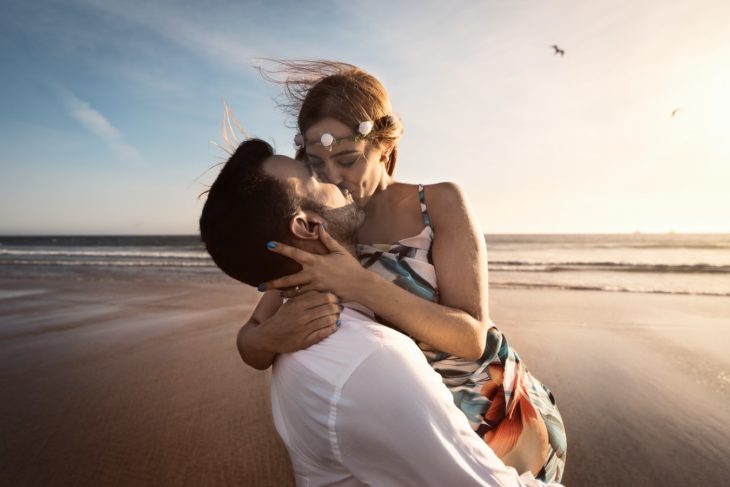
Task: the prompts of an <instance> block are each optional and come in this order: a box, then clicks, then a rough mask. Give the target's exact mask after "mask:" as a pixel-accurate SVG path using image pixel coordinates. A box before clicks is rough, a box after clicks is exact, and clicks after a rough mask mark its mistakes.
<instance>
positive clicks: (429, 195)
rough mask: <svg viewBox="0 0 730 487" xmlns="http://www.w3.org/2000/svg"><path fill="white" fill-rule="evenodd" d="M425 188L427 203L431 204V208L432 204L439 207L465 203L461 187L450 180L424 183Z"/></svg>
mask: <svg viewBox="0 0 730 487" xmlns="http://www.w3.org/2000/svg"><path fill="white" fill-rule="evenodd" d="M423 188H424V191H425V193H426V195H425V196H426V204H427V205H428V206H429V209H430V208H431V206H432V205H437V206H439V207H442V206H449V205H454V204H457V205H463V202H464V200H465V199H466V197H465V196H464V191H463V190H462V189H461V187H460V186H459V185H458V184H456V183H453V182H450V181H446V182H442V183H435V184H428V185H424V186H423Z"/></svg>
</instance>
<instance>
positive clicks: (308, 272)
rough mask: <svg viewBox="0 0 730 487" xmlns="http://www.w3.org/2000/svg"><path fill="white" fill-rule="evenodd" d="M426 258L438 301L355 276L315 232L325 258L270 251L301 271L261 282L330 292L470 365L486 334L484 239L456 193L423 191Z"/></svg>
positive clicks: (452, 188)
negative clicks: (428, 228)
mask: <svg viewBox="0 0 730 487" xmlns="http://www.w3.org/2000/svg"><path fill="white" fill-rule="evenodd" d="M426 201H427V202H428V207H429V214H430V217H431V224H432V225H433V228H434V242H433V249H432V256H433V262H434V266H435V268H436V277H437V279H438V284H439V291H440V302H439V303H434V302H431V301H426V300H424V299H422V298H420V297H418V296H416V295H415V294H412V293H410V292H408V291H406V290H405V289H402V288H401V287H399V286H397V285H395V284H394V283H392V282H390V281H388V280H386V279H384V278H382V277H380V276H379V275H377V274H375V273H373V272H370V271H367V270H365V269H362V267H360V266H359V264H358V263H357V261H356V260H355V259H354V258H353V257H352V256H350V255H349V254H348V253H347V251H346V250H345V249H344V248H343V247H342V246H340V245H339V244H338V243H337V242H336V241H335V240H334V239H332V237H330V236H329V234H328V233H326V232H324V231H323V230H320V232H321V233H320V236H321V238H322V241H323V243H324V244H325V246H327V248H328V249H329V250H330V254H328V255H323V256H322V255H313V254H309V253H307V252H304V251H302V250H299V249H294V248H292V247H289V246H286V245H282V244H277V245H276V247H275V248H274V249H273V251H275V252H278V253H281V254H283V255H286V256H288V257H291V258H293V259H295V260H297V261H298V262H299V263H300V264H302V266H303V268H304V269H303V270H302V271H301V272H299V273H297V274H294V275H292V276H287V277H284V278H281V279H277V280H275V281H272V282H270V283H267V284H266V286H267V289H272V288H277V287H288V286H294V285H302V287H303V288H305V289H329V290H330V291H331V292H333V293H335V294H337V295H338V296H339V297H340V298H341V299H342V300H343V301H355V302H358V303H361V304H363V305H365V306H367V307H368V308H370V309H371V310H373V311H374V312H375V313H377V314H378V315H380V316H382V317H383V318H384V319H385V320H387V321H389V322H391V323H393V324H394V325H396V326H398V327H399V328H400V329H401V330H403V331H404V332H406V333H408V334H409V335H412V336H414V337H416V338H417V339H419V340H421V341H423V342H426V343H428V344H429V345H431V346H432V347H434V348H435V349H437V350H442V351H444V352H448V353H450V354H453V355H456V356H457V357H462V358H464V359H467V360H476V359H478V358H479V357H481V355H482V354H483V353H484V346H485V342H486V333H487V330H488V329H489V326H490V322H489V314H488V297H487V288H488V281H487V251H486V244H485V242H484V235H483V234H482V233H481V230H480V229H479V225H478V224H477V222H476V218H475V217H474V215H473V212H472V211H471V209H470V208H469V205H468V204H467V201H466V198H464V196H463V194H462V192H461V191H460V190H459V188H458V187H457V186H456V185H454V184H451V183H441V184H436V185H432V186H428V187H427V194H426Z"/></svg>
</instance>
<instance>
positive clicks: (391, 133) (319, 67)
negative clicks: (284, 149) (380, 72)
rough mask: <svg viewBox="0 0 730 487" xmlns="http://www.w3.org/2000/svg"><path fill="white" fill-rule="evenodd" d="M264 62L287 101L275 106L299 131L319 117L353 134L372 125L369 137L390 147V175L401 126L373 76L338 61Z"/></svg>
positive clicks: (265, 72) (265, 71)
mask: <svg viewBox="0 0 730 487" xmlns="http://www.w3.org/2000/svg"><path fill="white" fill-rule="evenodd" d="M265 61H266V65H265V66H264V65H262V66H259V68H258V69H259V72H260V73H261V75H262V76H263V77H264V78H265V79H267V80H269V81H271V82H274V83H277V84H280V85H282V86H283V87H284V92H285V99H284V100H283V101H280V102H279V106H280V107H281V108H282V109H283V110H284V111H285V112H287V113H288V114H289V115H291V116H293V117H295V118H296V120H297V128H298V129H299V132H300V133H302V134H303V133H304V132H306V131H307V130H308V129H309V128H310V127H311V126H312V125H314V124H315V123H316V122H318V121H319V120H322V119H323V118H334V119H335V120H338V121H340V122H342V123H344V124H345V125H347V126H349V127H352V128H353V130H356V129H357V127H358V125H359V124H360V122H364V121H368V120H370V121H372V122H373V123H374V125H373V130H372V132H371V133H370V135H369V136H368V139H370V140H371V141H373V142H374V143H375V144H378V145H379V146H382V147H386V148H388V149H389V154H388V159H387V161H386V163H385V164H386V170H387V172H388V174H389V175H393V171H394V169H395V163H396V161H397V159H398V142H399V140H400V138H401V136H402V135H403V124H402V123H401V121H400V119H399V118H398V117H396V116H395V115H394V114H393V109H392V107H391V104H390V98H389V96H388V92H387V91H386V90H385V87H384V86H383V84H382V83H381V82H380V81H378V79H377V78H375V77H374V76H373V75H371V74H370V73H368V72H366V71H364V70H362V69H360V68H358V67H357V66H354V65H352V64H347V63H342V62H337V61H281V60H265ZM300 151H301V150H300ZM301 155H302V154H297V156H301Z"/></svg>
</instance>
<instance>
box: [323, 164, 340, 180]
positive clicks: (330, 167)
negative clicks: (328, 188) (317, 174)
mask: <svg viewBox="0 0 730 487" xmlns="http://www.w3.org/2000/svg"><path fill="white" fill-rule="evenodd" d="M325 177H326V178H327V182H328V183H332V184H340V183H341V182H342V175H341V174H340V171H339V169H337V167H335V165H334V164H327V166H326V168H325Z"/></svg>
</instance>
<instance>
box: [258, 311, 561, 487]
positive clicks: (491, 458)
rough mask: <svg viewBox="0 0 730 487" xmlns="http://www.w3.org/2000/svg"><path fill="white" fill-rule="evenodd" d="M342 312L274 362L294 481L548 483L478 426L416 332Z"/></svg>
mask: <svg viewBox="0 0 730 487" xmlns="http://www.w3.org/2000/svg"><path fill="white" fill-rule="evenodd" d="M341 319H342V326H341V327H340V329H339V330H338V331H337V332H335V333H334V334H332V335H330V336H329V337H327V338H326V339H325V340H323V341H321V342H320V343H318V344H316V345H314V346H312V347H310V348H308V349H306V350H300V351H298V352H295V353H292V354H283V355H280V356H279V357H278V358H277V359H276V362H275V363H274V367H273V372H272V384H271V399H272V409H273V416H274V424H275V425H276V429H277V431H278V432H279V435H280V436H281V438H282V440H283V441H284V444H285V445H286V447H287V450H288V451H289V456H290V458H291V461H292V465H293V467H294V473H295V477H296V482H297V485H299V486H325V485H327V486H342V487H344V486H348V487H349V486H362V485H374V486H389V485H398V486H403V485H418V486H450V485H455V486H469V485H489V486H508V485H509V486H530V487H531V486H542V485H544V484H543V483H541V482H538V481H537V480H535V479H534V477H533V476H532V475H531V474H530V473H529V472H527V473H525V474H523V475H522V476H519V475H518V474H517V472H516V471H515V470H514V469H513V468H511V467H507V466H505V465H504V463H502V461H501V460H500V459H499V458H498V457H497V456H496V455H495V454H494V452H493V451H492V450H491V449H490V448H489V446H487V445H486V444H485V443H484V441H483V440H482V439H481V438H479V437H478V436H477V435H476V434H475V433H474V431H473V430H472V429H471V427H470V426H469V423H468V421H467V419H466V417H465V416H464V414H463V413H462V412H461V411H460V410H459V409H458V408H457V407H456V406H455V405H454V402H453V397H452V395H451V393H450V392H449V391H448V389H447V388H446V387H445V386H444V385H443V383H442V381H441V377H440V376H439V375H438V374H437V373H436V372H434V371H433V369H432V368H431V367H430V366H429V365H428V363H427V362H426V359H425V357H424V355H423V353H422V352H421V351H420V350H419V349H418V347H417V346H416V344H415V343H414V342H413V341H412V340H411V339H409V338H408V337H406V336H405V335H403V334H401V333H399V332H397V331H395V330H393V329H391V328H388V327H386V326H383V325H380V324H378V323H375V322H373V321H372V320H371V319H370V318H368V317H366V316H365V315H363V314H360V313H359V312H357V311H353V310H351V309H349V308H345V310H344V311H343V312H342V315H341ZM552 485H557V484H552Z"/></svg>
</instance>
